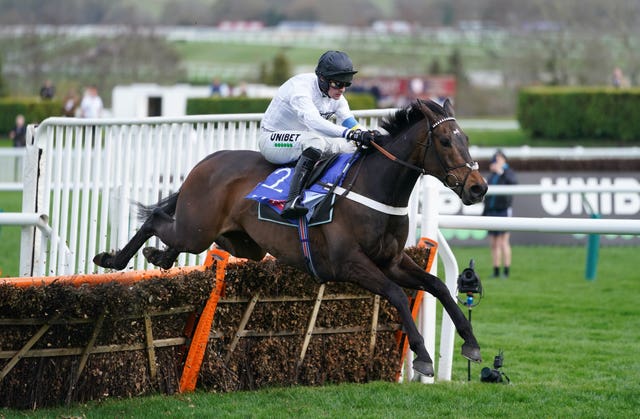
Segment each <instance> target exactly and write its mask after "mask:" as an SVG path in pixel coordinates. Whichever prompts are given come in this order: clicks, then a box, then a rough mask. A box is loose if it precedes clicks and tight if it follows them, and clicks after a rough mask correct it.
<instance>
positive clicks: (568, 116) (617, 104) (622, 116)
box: [517, 87, 640, 141]
mask: <svg viewBox="0 0 640 419" xmlns="http://www.w3.org/2000/svg"><path fill="white" fill-rule="evenodd" d="M517 117H518V122H519V123H520V126H521V127H522V129H523V130H524V131H526V132H527V133H528V134H530V135H531V136H532V137H534V138H549V139H560V140H562V139H569V140H570V139H580V138H601V139H612V140H617V141H630V140H638V139H640V88H633V89H615V88H606V87H599V88H598V87H592V88H584V87H583V88H576V87H531V88H525V89H522V90H520V92H519V94H518V109H517Z"/></svg>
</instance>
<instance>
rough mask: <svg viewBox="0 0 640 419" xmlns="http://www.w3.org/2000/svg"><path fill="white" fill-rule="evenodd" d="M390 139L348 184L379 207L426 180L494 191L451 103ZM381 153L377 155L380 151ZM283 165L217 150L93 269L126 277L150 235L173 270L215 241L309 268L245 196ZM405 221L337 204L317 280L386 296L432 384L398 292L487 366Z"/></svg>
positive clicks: (474, 193) (473, 196) (417, 106)
mask: <svg viewBox="0 0 640 419" xmlns="http://www.w3.org/2000/svg"><path fill="white" fill-rule="evenodd" d="M382 127H383V128H384V129H385V130H386V131H387V132H388V135H385V136H383V137H380V138H378V139H376V142H377V143H378V144H376V149H369V150H368V152H367V153H366V154H365V155H364V156H363V157H361V158H360V162H359V163H358V162H356V164H355V165H354V167H352V169H351V170H350V172H349V173H348V174H347V176H346V178H345V181H344V183H343V184H344V185H348V186H347V188H348V189H349V190H351V191H353V192H355V193H357V194H360V195H364V196H365V197H367V198H369V199H371V200H374V201H377V202H378V203H380V204H383V205H386V206H391V207H397V208H398V207H399V208H404V207H407V205H408V203H409V197H410V195H411V192H412V190H413V188H414V185H415V184H416V181H417V180H418V178H419V176H421V175H422V174H430V175H432V176H435V177H436V178H438V179H439V180H440V181H441V182H442V183H444V184H445V185H446V186H448V187H449V188H451V189H452V190H453V191H455V192H456V194H457V195H458V196H459V197H460V198H461V199H462V202H463V203H464V204H466V205H470V204H474V203H477V202H480V201H481V200H482V199H483V197H484V195H485V193H486V191H487V184H486V182H485V181H484V179H483V178H482V176H481V175H480V173H479V172H478V165H477V163H476V162H474V161H472V160H471V157H470V155H469V149H468V145H469V140H468V137H467V136H466V135H465V134H464V132H463V131H462V129H461V128H460V127H459V126H458V124H457V122H456V120H455V118H454V114H453V109H452V107H451V104H450V103H449V101H446V102H445V104H444V106H440V105H438V104H437V103H435V102H422V101H418V102H416V103H414V104H412V105H411V106H410V107H407V108H404V109H401V110H398V111H396V112H395V114H393V115H390V116H389V118H388V119H386V120H385V121H383V123H382ZM378 147H379V148H378ZM276 168H277V166H274V165H273V164H270V163H268V162H267V161H266V160H265V159H264V158H263V157H262V156H261V155H260V153H258V152H255V151H229V150H226V151H218V152H216V153H213V154H211V155H209V156H208V157H206V158H205V159H203V160H202V161H201V162H199V163H198V164H197V165H196V166H195V167H194V168H193V169H192V171H191V172H190V174H189V175H188V176H187V178H186V179H185V181H184V184H183V185H182V186H181V188H180V190H179V191H178V192H176V193H174V194H173V195H171V196H169V197H167V198H165V199H163V200H162V201H160V202H158V203H157V204H155V205H152V206H149V207H141V213H142V215H143V216H144V217H146V218H143V219H145V221H144V223H143V224H142V226H141V227H140V229H139V230H138V232H137V233H136V234H135V235H134V236H133V238H132V239H131V240H130V241H129V243H128V244H127V245H126V246H125V247H124V248H123V249H122V250H119V251H116V252H112V253H100V254H98V255H96V256H95V257H94V259H93V260H94V262H95V263H96V264H97V265H99V266H102V267H104V268H114V269H124V268H125V267H126V266H127V264H128V262H129V260H130V259H131V258H132V257H133V256H134V255H135V253H136V252H137V251H138V250H139V249H140V248H141V247H142V246H143V245H144V243H145V242H146V241H147V240H148V239H149V238H151V237H152V236H157V237H159V238H160V240H162V242H163V243H164V244H165V245H166V246H167V247H166V249H165V250H160V249H156V248H153V247H147V248H145V249H144V251H143V254H144V256H145V257H146V259H147V260H148V261H149V262H150V263H153V264H154V265H156V266H160V267H161V268H165V269H168V268H170V267H171V266H172V265H173V263H174V262H175V260H176V258H177V256H178V255H179V254H180V253H181V252H190V253H195V254H197V253H201V252H203V251H205V250H206V249H208V248H209V247H210V246H211V244H212V243H214V242H215V243H216V244H217V245H218V246H219V247H221V248H222V249H225V250H226V251H228V252H229V253H231V254H232V255H234V256H237V257H241V258H249V259H253V260H261V259H262V258H263V257H264V256H265V255H266V253H267V252H268V253H270V254H271V255H273V256H274V257H276V258H277V259H279V260H280V261H281V262H282V263H285V264H288V265H291V266H294V267H297V268H299V269H301V270H305V271H306V270H307V268H306V264H305V258H304V256H303V253H302V250H301V245H300V241H299V237H298V232H297V230H296V229H295V228H291V227H287V226H283V225H280V224H276V223H271V222H265V221H260V220H259V219H258V217H257V206H258V204H257V202H256V201H253V200H249V199H246V198H245V196H246V195H247V194H248V193H249V192H250V191H251V190H252V189H253V187H254V186H256V184H258V183H259V182H260V181H262V180H264V179H265V178H266V177H267V176H268V175H269V174H270V173H271V172H273V171H274V170H275V169H276ZM408 229H409V217H408V216H407V215H391V214H388V213H385V212H382V211H379V210H378V209H372V208H369V207H368V206H365V205H363V204H361V203H359V202H355V201H352V200H350V199H344V198H342V199H338V200H337V202H336V204H335V207H334V219H333V222H331V223H328V224H322V225H318V226H315V227H310V228H309V240H310V242H309V243H310V249H311V253H312V254H313V261H314V267H315V270H316V272H317V274H318V277H319V280H320V281H323V282H324V281H342V282H352V283H355V284H358V285H359V286H361V287H363V288H365V289H367V290H369V291H371V292H373V293H375V294H379V295H381V296H382V297H384V298H386V299H387V300H388V301H389V302H390V303H391V304H392V305H393V306H394V307H395V308H396V309H397V310H398V312H399V314H400V316H401V319H402V323H403V327H404V330H405V332H406V333H407V336H408V339H409V345H410V347H411V349H412V350H413V352H415V354H416V359H415V361H414V362H413V367H414V369H415V370H416V371H417V372H419V373H421V374H424V375H427V376H433V372H434V370H433V363H432V360H431V358H430V356H429V354H428V352H427V350H426V348H425V346H424V341H423V338H422V336H421V335H420V333H419V331H418V329H417V328H416V325H415V323H414V321H413V319H412V317H411V312H410V309H409V305H408V301H407V296H406V294H405V293H404V291H403V290H402V288H401V287H405V288H410V289H414V290H424V291H427V292H429V293H430V294H432V295H434V296H435V297H436V298H437V299H438V300H440V302H441V303H442V305H443V306H444V308H445V309H446V310H447V313H448V314H449V316H450V317H451V319H452V320H453V323H454V324H455V326H456V329H457V331H458V333H459V334H460V336H461V337H462V339H464V344H463V345H462V355H463V356H464V357H466V358H468V359H470V360H472V361H477V362H480V361H481V356H480V347H479V345H478V342H477V340H476V338H475V336H474V335H473V331H472V329H471V324H470V322H469V321H468V320H467V318H466V317H465V316H464V314H463V312H462V310H461V309H460V308H459V307H458V305H457V304H456V302H455V300H454V299H453V298H452V297H451V294H450V293H449V290H448V289H447V287H446V286H445V284H444V283H443V282H442V281H441V280H440V279H439V278H438V277H436V276H434V275H431V274H429V273H427V272H425V270H424V269H423V268H422V267H420V266H418V265H417V264H416V263H414V261H413V260H412V259H411V258H409V256H407V254H406V253H405V252H404V247H405V243H406V240H407V235H408Z"/></svg>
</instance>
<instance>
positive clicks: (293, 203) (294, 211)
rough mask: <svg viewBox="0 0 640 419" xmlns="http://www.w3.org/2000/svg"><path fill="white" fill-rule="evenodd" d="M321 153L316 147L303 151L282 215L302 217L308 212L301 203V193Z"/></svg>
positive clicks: (285, 216) (290, 217)
mask: <svg viewBox="0 0 640 419" xmlns="http://www.w3.org/2000/svg"><path fill="white" fill-rule="evenodd" d="M321 155H322V152H321V151H320V150H318V149H316V148H307V149H306V150H304V151H303V152H302V155H301V156H300V159H299V160H298V162H297V163H296V168H295V170H294V172H293V178H292V179H291V186H290V187H289V195H288V196H287V203H286V204H285V205H284V209H283V210H282V214H281V215H282V217H284V218H289V219H292V218H298V217H301V216H303V215H305V214H306V213H307V211H308V210H307V209H306V208H305V207H303V206H302V205H301V204H300V199H302V198H301V196H300V194H301V193H302V189H303V188H304V184H305V183H306V182H307V179H309V175H310V174H311V171H312V170H313V167H314V166H315V164H316V162H317V161H318V160H320V156H321Z"/></svg>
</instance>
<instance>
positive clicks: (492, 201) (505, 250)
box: [482, 150, 518, 278]
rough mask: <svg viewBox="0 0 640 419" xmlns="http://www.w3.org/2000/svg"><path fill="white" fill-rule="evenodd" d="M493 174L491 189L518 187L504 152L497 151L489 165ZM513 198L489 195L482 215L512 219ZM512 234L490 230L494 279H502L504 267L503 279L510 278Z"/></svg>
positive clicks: (489, 180)
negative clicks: (510, 239) (493, 187)
mask: <svg viewBox="0 0 640 419" xmlns="http://www.w3.org/2000/svg"><path fill="white" fill-rule="evenodd" d="M489 170H490V171H491V174H490V175H489V178H488V179H487V183H488V184H489V188H491V185H516V184H517V183H518V180H517V177H516V174H515V172H514V171H513V169H512V168H511V167H510V166H509V163H507V157H506V156H505V154H504V153H503V152H502V150H497V151H496V152H495V154H494V155H493V157H492V159H491V164H489ZM512 203H513V196H512V195H488V196H487V197H486V198H485V200H484V210H483V211H482V215H485V216H489V217H511V216H512V215H513V210H512V207H511V206H512ZM509 236H510V233H509V232H508V231H498V230H489V245H490V247H491V259H492V262H493V275H492V278H499V277H500V268H501V267H502V277H503V278H508V277H509V274H510V269H511V244H510V243H509V238H510V237H509Z"/></svg>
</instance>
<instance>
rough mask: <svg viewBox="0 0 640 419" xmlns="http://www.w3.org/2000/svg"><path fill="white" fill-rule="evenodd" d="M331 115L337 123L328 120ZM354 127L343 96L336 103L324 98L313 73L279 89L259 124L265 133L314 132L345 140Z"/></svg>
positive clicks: (351, 115)
mask: <svg viewBox="0 0 640 419" xmlns="http://www.w3.org/2000/svg"><path fill="white" fill-rule="evenodd" d="M332 116H335V117H336V122H337V124H334V123H333V122H331V121H328V119H329V118H330V117H332ZM343 124H344V126H343ZM355 125H357V122H356V120H355V118H354V117H353V114H352V112H351V110H350V109H349V104H348V103H347V100H346V99H345V98H344V96H341V97H340V99H338V100H335V99H332V98H330V97H328V96H326V95H324V94H323V93H322V91H320V87H319V86H318V78H317V76H316V75H315V74H314V73H304V74H299V75H297V76H294V77H292V78H290V79H289V80H287V81H286V82H285V83H284V84H283V85H282V86H280V88H279V89H278V92H277V93H276V96H275V97H274V98H273V100H272V101H271V103H270V104H269V107H268V108H267V110H266V112H265V114H264V117H263V118H262V122H261V127H262V129H264V130H266V131H272V132H273V131H283V130H289V131H296V130H297V131H308V130H313V131H316V132H317V133H319V134H321V135H324V136H327V137H344V136H345V135H346V133H347V131H349V129H351V128H353V127H354V126H355Z"/></svg>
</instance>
